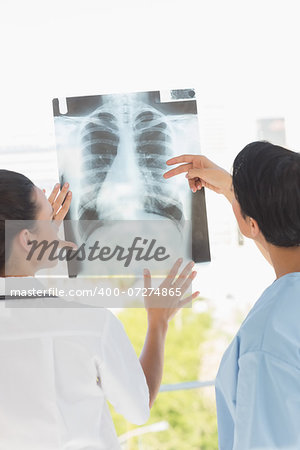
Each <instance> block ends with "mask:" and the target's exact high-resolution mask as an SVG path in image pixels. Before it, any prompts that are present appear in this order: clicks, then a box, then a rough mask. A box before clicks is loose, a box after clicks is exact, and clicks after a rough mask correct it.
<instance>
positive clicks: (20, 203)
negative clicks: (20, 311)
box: [0, 169, 38, 275]
mask: <svg viewBox="0 0 300 450" xmlns="http://www.w3.org/2000/svg"><path fill="white" fill-rule="evenodd" d="M33 192H34V184H33V182H32V181H31V180H29V178H27V177H26V176H25V175H22V174H21V173H18V172H13V171H11V170H4V169H0V274H1V275H2V274H4V268H5V262H6V261H7V259H8V257H9V253H10V250H11V245H12V241H13V239H14V237H15V236H16V235H17V234H18V233H19V232H20V231H21V230H22V228H25V227H28V222H27V221H34V220H35V219H36V216H37V212H38V205H37V203H36V202H35V200H34V195H33ZM6 220H13V221H15V222H13V224H14V226H11V225H10V228H9V233H6V236H5V221H6ZM23 221H26V223H25V222H23ZM8 234H9V236H8ZM5 239H6V240H7V241H8V242H6V243H5ZM5 250H6V254H5Z"/></svg>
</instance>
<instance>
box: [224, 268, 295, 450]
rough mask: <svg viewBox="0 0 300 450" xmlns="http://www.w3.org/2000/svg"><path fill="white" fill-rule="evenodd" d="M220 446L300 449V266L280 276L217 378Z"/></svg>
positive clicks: (257, 306)
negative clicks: (298, 269)
mask: <svg viewBox="0 0 300 450" xmlns="http://www.w3.org/2000/svg"><path fill="white" fill-rule="evenodd" d="M216 402H217V416H218V433H219V449H220V450H248V449H252V450H253V449H255V450H258V449H259V450H266V449H268V450H271V449H272V450H274V449H281V450H292V449H293V450H296V449H297V450H299V449H300V272H293V273H289V274H287V275H284V276H282V277H280V278H278V279H277V280H275V281H274V282H273V283H272V284H271V286H269V287H268V288H267V289H266V290H265V291H264V292H263V294H262V295H261V297H260V298H259V300H258V301H257V302H256V303H255V305H254V307H253V308H252V309H251V311H250V312H249V314H248V315H247V317H246V319H245V320H244V322H243V323H242V325H241V327H240V329H239V331H238V333H237V335H236V336H235V338H234V339H233V341H232V342H231V344H230V346H229V347H228V349H227V350H226V352H225V354H224V356H223V358H222V361H221V364H220V367H219V371H218V374H217V378H216Z"/></svg>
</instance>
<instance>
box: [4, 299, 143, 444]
mask: <svg viewBox="0 0 300 450" xmlns="http://www.w3.org/2000/svg"><path fill="white" fill-rule="evenodd" d="M47 301H48V305H49V302H51V299H48V300H47ZM19 302H20V303H19V305H18V306H22V302H23V304H24V305H25V308H19V307H17V308H11V309H8V308H4V301H1V302H0V304H1V305H0V308H1V310H2V311H1V313H0V361H1V366H0V450H58V449H59V450H98V449H99V450H100V449H106V450H108V449H110V450H112V449H119V448H120V446H119V443H118V439H117V435H116V432H115V429H114V425H113V422H112V419H111V416H110V413H109V409H108V405H107V403H106V400H109V401H110V403H111V404H112V405H113V406H114V408H115V409H116V411H118V412H119V413H121V414H123V415H124V416H125V417H126V418H127V419H128V420H129V421H130V422H132V423H135V424H138V425H140V424H143V423H145V422H146V421H147V420H148V417H149V391H148V387H147V383H146V379H145V376H144V373H143V370H142V367H141V365H140V363H139V360H138V358H137V356H136V353H135V351H134V349H133V347H132V345H131V343H130V341H129V339H128V337H127V335H126V333H125V330H124V328H123V325H122V324H121V322H120V321H119V320H118V319H117V318H116V317H115V316H114V315H113V314H112V313H111V312H110V311H108V310H106V309H102V308H84V307H82V308H81V307H80V308H78V307H77V308H61V307H55V308H49V307H47V305H45V301H43V300H41V299H37V300H36V302H37V307H32V302H31V307H26V300H23V301H19ZM40 305H41V306H42V305H43V306H44V307H40ZM45 306H46V307H45ZM97 378H98V382H97Z"/></svg>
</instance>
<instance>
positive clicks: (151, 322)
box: [148, 316, 169, 334]
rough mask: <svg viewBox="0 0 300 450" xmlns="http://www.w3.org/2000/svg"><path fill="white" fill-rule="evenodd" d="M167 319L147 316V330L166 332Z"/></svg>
mask: <svg viewBox="0 0 300 450" xmlns="http://www.w3.org/2000/svg"><path fill="white" fill-rule="evenodd" d="M168 325H169V323H168V320H167V319H163V318H160V319H158V318H151V317H149V316H148V330H150V331H154V332H160V333H164V334H166V333H167V331H168Z"/></svg>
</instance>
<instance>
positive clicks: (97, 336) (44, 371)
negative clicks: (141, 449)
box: [0, 170, 198, 450]
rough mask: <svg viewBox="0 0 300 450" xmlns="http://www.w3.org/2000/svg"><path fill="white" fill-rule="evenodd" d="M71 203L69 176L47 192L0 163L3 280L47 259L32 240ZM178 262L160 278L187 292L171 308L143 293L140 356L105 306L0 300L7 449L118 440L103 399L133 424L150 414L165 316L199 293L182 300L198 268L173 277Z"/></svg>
mask: <svg viewBox="0 0 300 450" xmlns="http://www.w3.org/2000/svg"><path fill="white" fill-rule="evenodd" d="M70 202H71V193H70V192H69V191H68V185H67V184H65V185H64V186H63V188H62V189H61V190H60V186H59V185H56V186H55V187H54V189H53V191H52V193H51V195H50V197H49V199H47V198H46V196H45V193H44V191H43V190H41V189H39V188H38V187H37V186H35V185H34V184H33V183H32V182H31V181H30V180H29V179H28V178H27V177H25V176H24V175H21V174H19V173H16V172H11V171H7V170H0V272H1V276H2V277H3V279H4V280H5V277H12V276H13V277H17V278H19V277H34V275H35V274H36V272H37V271H38V270H40V269H41V268H44V267H49V264H50V262H49V258H47V254H46V255H45V258H42V259H41V260H38V258H31V259H27V258H26V255H28V253H29V251H30V248H31V242H32V241H33V240H34V239H36V240H38V241H41V240H44V239H45V240H46V241H53V240H55V239H58V237H57V233H58V229H59V225H60V223H61V221H62V220H63V219H64V217H65V215H66V213H67V211H68V209H69V206H70ZM9 221H12V222H9ZM5 223H6V225H7V224H8V225H7V226H8V228H7V229H8V230H9V231H8V232H7V233H5ZM5 234H6V236H5ZM63 244H67V245H69V246H72V245H73V244H72V243H65V242H64V243H63ZM51 264H52V263H51ZM180 265H181V261H180V260H178V261H177V262H176V263H175V264H174V266H173V268H172V269H171V272H170V274H169V275H168V277H167V278H166V280H164V282H163V283H164V286H165V287H167V288H169V287H172V288H173V289H175V288H177V287H179V288H180V291H181V295H180V296H177V297H176V299H175V298H174V297H170V298H169V299H167V298H166V297H164V298H163V301H166V304H168V305H169V306H168V307H167V306H166V307H160V308H153V307H151V296H149V298H148V299H147V300H145V303H146V310H147V317H148V329H147V334H146V339H145V344H144V347H143V350H142V353H141V355H140V360H139V359H138V358H137V356H136V353H135V351H134V349H133V347H132V345H131V343H130V341H129V339H128V337H127V335H126V333H125V331H124V328H123V326H122V324H121V322H120V321H119V320H118V319H117V318H116V317H115V316H114V315H113V314H112V313H111V312H110V311H109V310H107V309H104V308H87V307H83V305H80V303H77V304H75V306H76V307H73V308H70V307H69V306H70V304H69V302H64V301H63V299H61V300H60V299H56V302H55V303H53V305H55V307H53V306H52V304H51V299H50V300H49V302H48V303H47V304H46V308H45V304H44V303H43V301H42V300H41V299H36V300H35V304H34V306H33V304H32V302H30V303H26V300H22V299H21V300H20V299H19V300H18V301H17V300H16V303H14V300H13V301H10V308H6V310H5V313H3V309H2V313H1V314H0V359H1V367H0V448H1V449H2V448H3V449H5V450H58V449H60V450H61V449H64V450H87V449H89V450H92V449H93V450H96V449H99V450H100V449H106V450H109V449H110V450H112V449H119V448H120V445H119V443H118V440H117V436H116V432H115V430H114V426H113V423H112V419H111V416H110V413H109V409H108V405H107V403H106V400H109V401H110V402H111V403H112V405H113V406H114V407H115V409H116V410H117V411H118V412H119V413H121V414H123V415H124V416H125V417H126V418H127V419H128V420H129V421H131V422H133V423H135V424H142V423H144V422H146V421H147V420H148V417H149V408H151V406H152V404H153V402H154V399H155V397H156V395H157V393H158V390H159V385H160V382H161V378H162V371H163V361H164V344H165V337H166V333H167V329H168V322H169V320H170V319H171V318H172V317H173V316H174V315H175V313H176V312H177V311H178V310H179V309H180V308H181V307H182V306H183V305H184V304H186V303H188V302H190V301H191V300H192V299H193V298H195V297H196V296H197V295H198V292H196V293H194V294H192V295H190V296H189V297H187V298H185V299H184V300H182V296H183V295H184V293H185V292H186V290H187V288H188V287H189V285H190V283H191V281H192V279H193V278H194V277H195V274H196V272H195V271H193V270H192V268H193V262H191V263H189V264H188V265H187V266H186V267H185V268H184V269H183V271H182V272H181V273H180V276H179V277H177V278H176V275H177V272H178V270H179V268H180ZM144 277H145V286H146V287H151V277H150V272H149V271H147V270H146V272H145V274H144ZM175 278H176V279H175ZM161 286H162V285H161ZM155 300H156V299H155ZM167 300H169V302H167ZM156 301H157V300H156ZM1 303H2V304H3V303H4V302H1ZM75 303H76V302H75ZM152 304H153V303H152ZM14 305H17V306H16V307H14ZM28 305H29V306H28ZM72 306H74V304H73V305H72ZM81 306H82V307H81Z"/></svg>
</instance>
